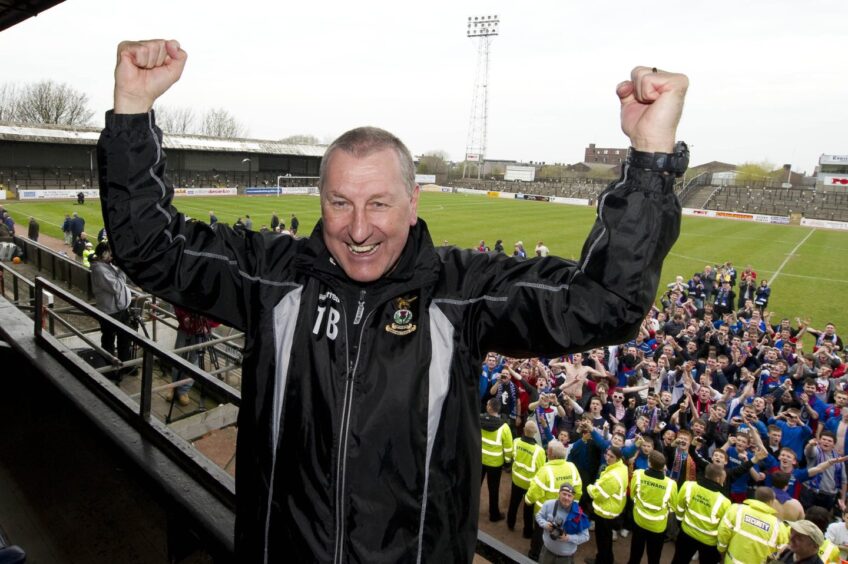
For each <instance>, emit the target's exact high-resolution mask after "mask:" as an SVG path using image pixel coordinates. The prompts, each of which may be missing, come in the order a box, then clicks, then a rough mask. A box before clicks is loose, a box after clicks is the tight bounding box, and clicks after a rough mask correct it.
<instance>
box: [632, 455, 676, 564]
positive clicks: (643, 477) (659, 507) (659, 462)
mask: <svg viewBox="0 0 848 564" xmlns="http://www.w3.org/2000/svg"><path fill="white" fill-rule="evenodd" d="M630 498H631V499H632V500H633V523H634V525H635V526H634V528H633V537H632V538H631V540H630V562H641V561H642V554H643V553H644V552H645V546H646V545H647V548H648V564H660V557H661V556H662V549H663V543H664V542H665V529H666V527H667V526H668V514H669V512H673V511H674V505H675V503H677V482H675V481H674V480H672V479H671V478H669V477H668V476H666V475H665V455H663V453H661V452H660V451H658V450H654V451H651V454H649V455H648V469H647V470H636V471H635V472H634V473H633V477H632V478H630Z"/></svg>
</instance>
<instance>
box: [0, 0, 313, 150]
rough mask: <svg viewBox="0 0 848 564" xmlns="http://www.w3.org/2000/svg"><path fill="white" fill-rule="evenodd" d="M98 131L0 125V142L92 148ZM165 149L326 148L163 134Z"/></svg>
mask: <svg viewBox="0 0 848 564" xmlns="http://www.w3.org/2000/svg"><path fill="white" fill-rule="evenodd" d="M2 1H3V0H0V2H2ZM98 137H100V129H99V128H96V127H76V126H59V125H22V124H14V123H8V122H0V141H17V142H24V143H55V144H59V145H96V144H97V139H98ZM163 145H164V147H165V149H180V150H183V151H214V152H222V153H254V154H266V155H288V156H300V157H323V156H324V151H325V150H326V148H327V147H326V145H297V144H293V143H281V142H279V141H271V140H267V139H237V138H226V137H206V136H203V135H172V134H167V133H166V134H165V136H164V139H163Z"/></svg>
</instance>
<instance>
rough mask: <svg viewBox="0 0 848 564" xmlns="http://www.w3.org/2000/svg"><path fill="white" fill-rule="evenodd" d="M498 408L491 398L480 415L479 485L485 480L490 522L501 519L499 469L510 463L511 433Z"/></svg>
mask: <svg viewBox="0 0 848 564" xmlns="http://www.w3.org/2000/svg"><path fill="white" fill-rule="evenodd" d="M500 407H501V404H500V400H499V399H498V398H492V399H490V400H489V402H488V403H487V404H486V413H484V414H482V415H480V429H481V431H480V432H481V434H482V450H483V456H482V460H483V472H482V473H481V474H480V483H481V484H482V483H483V480H486V485H487V486H488V488H489V520H490V521H492V522H495V521H500V520H501V519H503V513H501V510H500V508H499V506H498V497H499V491H500V485H501V469H502V468H503V465H504V464H509V463H510V462H511V461H512V431H510V429H509V424H508V423H506V422H504V420H503V419H501V417H500V415H499V413H500Z"/></svg>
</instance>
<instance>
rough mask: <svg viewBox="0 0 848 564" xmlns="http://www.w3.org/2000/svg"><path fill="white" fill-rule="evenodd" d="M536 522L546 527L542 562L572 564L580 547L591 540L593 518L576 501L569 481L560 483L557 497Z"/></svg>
mask: <svg viewBox="0 0 848 564" xmlns="http://www.w3.org/2000/svg"><path fill="white" fill-rule="evenodd" d="M536 522H537V523H538V524H539V526H540V527H542V529H544V535H543V537H542V538H543V542H544V546H543V547H542V552H541V554H540V555H539V563H540V564H571V563H572V562H574V553H575V552H577V547H578V546H579V545H581V544H583V543H584V542H587V541H588V540H589V519H588V517H586V514H585V513H583V510H582V509H580V506H579V505H578V504H576V503H574V488H573V487H572V486H571V484H569V483H565V484H563V485H561V486H560V488H559V497H558V498H557V499H552V500H550V501H546V502H545V503H544V504H542V509H541V510H540V511H539V512H538V513H537V514H536Z"/></svg>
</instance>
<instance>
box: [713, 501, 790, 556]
mask: <svg viewBox="0 0 848 564" xmlns="http://www.w3.org/2000/svg"><path fill="white" fill-rule="evenodd" d="M772 501H774V492H773V491H772V489H771V488H767V487H759V488H757V491H756V492H755V494H754V499H746V500H745V502H744V503H734V504H733V505H731V506H730V509H728V510H727V511H726V512H725V514H724V517H722V518H721V524H720V525H719V527H718V545H717V548H718V551H719V552H722V553H724V562H725V564H761V563H762V562H765V561H767V560H768V558H769V556H771V555H772V554H773V553H775V552H777V550H778V548H779V547H781V546H783V545H785V544H786V543H788V542H789V528H788V527H787V526H786V525H784V524H783V523H782V522H781V521H780V519H779V518H778V517H777V511H776V510H775V509H774V508H773V507H771V505H769V504H770V503H771V502H772Z"/></svg>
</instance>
